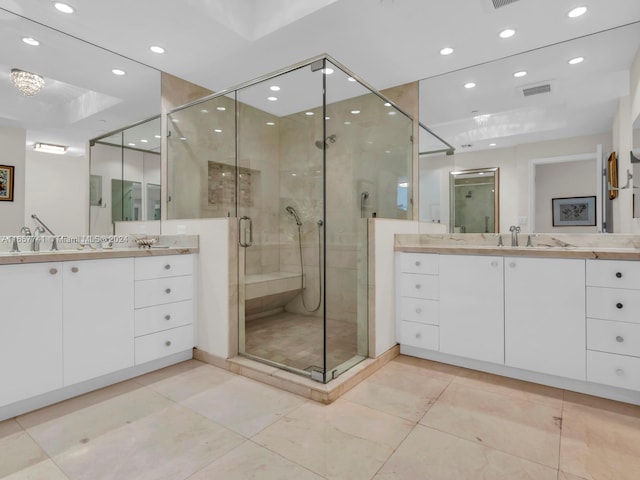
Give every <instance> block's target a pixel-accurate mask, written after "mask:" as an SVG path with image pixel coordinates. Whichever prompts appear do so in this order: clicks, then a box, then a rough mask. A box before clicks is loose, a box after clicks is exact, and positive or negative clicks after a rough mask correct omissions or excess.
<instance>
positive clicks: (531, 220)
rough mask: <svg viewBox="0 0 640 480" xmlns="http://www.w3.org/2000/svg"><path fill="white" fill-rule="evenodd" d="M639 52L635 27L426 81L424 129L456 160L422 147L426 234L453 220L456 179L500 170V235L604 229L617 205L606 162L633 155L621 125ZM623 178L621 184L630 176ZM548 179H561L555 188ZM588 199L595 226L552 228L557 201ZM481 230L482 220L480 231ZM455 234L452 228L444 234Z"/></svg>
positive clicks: (422, 93)
mask: <svg viewBox="0 0 640 480" xmlns="http://www.w3.org/2000/svg"><path fill="white" fill-rule="evenodd" d="M639 49H640V22H635V23H631V24H628V25H624V26H620V27H617V28H612V29H609V30H607V31H603V32H599V33H596V34H592V35H587V36H584V37H580V38H576V39H573V40H569V41H565V42H561V43H557V44H554V45H550V46H548V47H544V48H539V49H535V50H531V51H528V52H525V53H522V54H518V55H513V56H509V57H506V58H503V59H500V60H496V61H491V62H487V63H483V64H481V65H477V66H474V67H470V68H464V69H459V70H455V71H452V72H450V73H447V74H443V75H439V76H436V77H432V78H427V79H424V80H422V81H421V82H420V121H421V122H422V123H424V124H426V125H428V126H429V127H430V128H431V130H433V131H434V132H435V133H437V134H438V135H439V136H440V137H442V138H443V139H444V140H446V142H448V143H450V144H451V145H452V146H453V147H454V148H455V152H454V153H453V154H451V151H450V150H446V149H440V150H441V151H437V150H438V148H434V147H433V145H429V144H425V145H423V142H422V141H421V144H420V152H422V153H423V154H422V155H421V156H420V185H419V198H420V208H421V210H420V214H419V215H420V220H421V221H422V222H423V223H422V225H421V231H425V232H427V231H431V230H429V229H432V228H433V227H432V224H433V223H446V222H451V219H450V217H449V215H448V212H449V211H450V208H449V205H447V203H448V202H449V201H450V199H451V198H454V195H453V194H452V192H450V191H449V190H450V188H451V185H452V182H451V181H450V173H451V172H457V171H462V170H473V169H479V168H484V167H486V166H488V165H489V166H492V167H498V168H499V169H500V180H499V183H500V185H499V188H500V199H499V203H500V208H499V218H498V219H497V222H496V225H499V226H500V228H501V229H502V230H503V232H504V231H508V229H509V226H511V225H519V226H520V227H521V228H522V231H537V232H560V231H564V232H565V233H566V232H574V233H577V232H578V231H587V230H588V231H589V232H594V233H595V232H598V231H603V230H604V225H603V223H602V221H603V217H604V216H605V214H606V211H607V207H610V206H611V205H610V204H609V205H607V204H606V202H610V201H609V200H608V199H607V198H608V196H607V195H606V193H607V190H606V183H605V184H604V188H603V183H602V161H603V159H604V160H606V158H607V157H608V156H609V155H610V153H611V152H612V151H614V150H620V152H618V153H619V154H620V155H623V154H624V155H628V152H627V153H624V152H622V150H621V149H622V146H623V145H621V142H620V140H619V139H623V140H624V139H625V138H627V137H628V136H627V134H626V132H625V131H623V129H625V128H629V126H628V123H625V124H624V125H621V122H622V118H623V117H622V116H621V115H620V108H621V102H624V101H625V99H628V98H629V97H630V94H631V89H632V88H637V86H633V85H630V83H631V82H630V78H631V73H630V72H631V70H632V68H635V69H636V71H637V69H638V68H640V65H638V63H639V62H640V60H639V58H640V53H639ZM580 59H582V61H580ZM634 65H635V67H634ZM465 84H468V86H469V87H471V84H474V86H473V87H472V88H465ZM627 101H628V100H627ZM637 127H638V126H637V125H636V129H637ZM636 137H637V135H635V134H634V141H635V139H636ZM622 143H624V142H622ZM636 144H637V141H636ZM626 158H628V157H625V159H626ZM555 160H557V161H555ZM578 160H580V161H578ZM582 160H585V161H582ZM552 163H553V164H552ZM625 168H626V167H625ZM620 175H621V176H620V180H621V181H622V184H624V179H623V178H622V175H624V169H623V170H622V171H621V174H620ZM543 177H544V178H552V179H554V178H555V179H562V181H558V182H555V183H554V184H553V185H552V184H551V183H548V182H547V183H545V182H546V181H545V180H544V179H543ZM634 177H635V178H640V172H638V175H637V176H635V175H634ZM638 184H639V185H640V182H638ZM541 186H542V188H540V187H541ZM638 191H639V190H636V192H638ZM587 196H595V197H596V198H597V209H598V215H597V219H598V224H597V225H596V226H592V227H589V228H588V229H587V228H584V227H581V228H579V227H558V226H554V225H553V223H552V221H551V218H552V201H551V200H552V198H564V197H587ZM547 197H548V198H547ZM547 200H548V201H547ZM619 201H620V200H619V199H616V200H613V202H619ZM636 202H637V201H636ZM638 210H640V208H636V212H637V213H636V215H640V212H638ZM609 212H610V213H609V215H610V216H612V214H611V208H609ZM483 216H484V215H483ZM547 218H548V219H549V221H548V222H547V221H546V219H547ZM483 222H484V219H483V218H480V219H477V223H478V224H479V225H480V227H481V228H482V227H483ZM458 227H459V226H456V225H447V227H446V231H452V230H455V229H456V228H458ZM607 231H611V230H607ZM613 231H618V230H613Z"/></svg>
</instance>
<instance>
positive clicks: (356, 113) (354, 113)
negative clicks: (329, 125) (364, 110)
mask: <svg viewBox="0 0 640 480" xmlns="http://www.w3.org/2000/svg"><path fill="white" fill-rule="evenodd" d="M351 113H352V114H353V115H358V114H359V113H360V110H351Z"/></svg>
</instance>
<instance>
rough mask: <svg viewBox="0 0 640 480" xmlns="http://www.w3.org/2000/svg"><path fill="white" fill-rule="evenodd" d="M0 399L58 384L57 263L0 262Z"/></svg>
mask: <svg viewBox="0 0 640 480" xmlns="http://www.w3.org/2000/svg"><path fill="white" fill-rule="evenodd" d="M0 292H2V293H1V295H0V297H1V298H2V302H1V306H0V405H8V404H10V403H13V402H17V401H19V400H23V399H25V398H29V397H33V396H35V395H40V394H42V393H45V392H48V391H51V390H56V389H58V388H62V266H61V264H60V263H33V264H27V265H2V266H0Z"/></svg>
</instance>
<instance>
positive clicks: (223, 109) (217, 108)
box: [216, 107, 227, 112]
mask: <svg viewBox="0 0 640 480" xmlns="http://www.w3.org/2000/svg"><path fill="white" fill-rule="evenodd" d="M226 109H227V107H216V110H220V111H221V112H224V111H225V110H226Z"/></svg>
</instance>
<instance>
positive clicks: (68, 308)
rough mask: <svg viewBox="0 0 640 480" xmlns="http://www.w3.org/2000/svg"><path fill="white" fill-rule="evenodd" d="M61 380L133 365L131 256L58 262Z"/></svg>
mask: <svg viewBox="0 0 640 480" xmlns="http://www.w3.org/2000/svg"><path fill="white" fill-rule="evenodd" d="M63 270H64V276H63V279H64V292H63V308H64V384H65V385H71V384H74V383H78V382H82V381H84V380H88V379H90V378H94V377H98V376H100V375H105V374H107V373H111V372H114V371H117V370H120V369H123V368H127V367H130V366H132V365H133V361H134V351H133V349H134V310H133V296H134V293H133V259H132V258H110V259H103V260H81V261H68V262H64V265H63Z"/></svg>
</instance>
